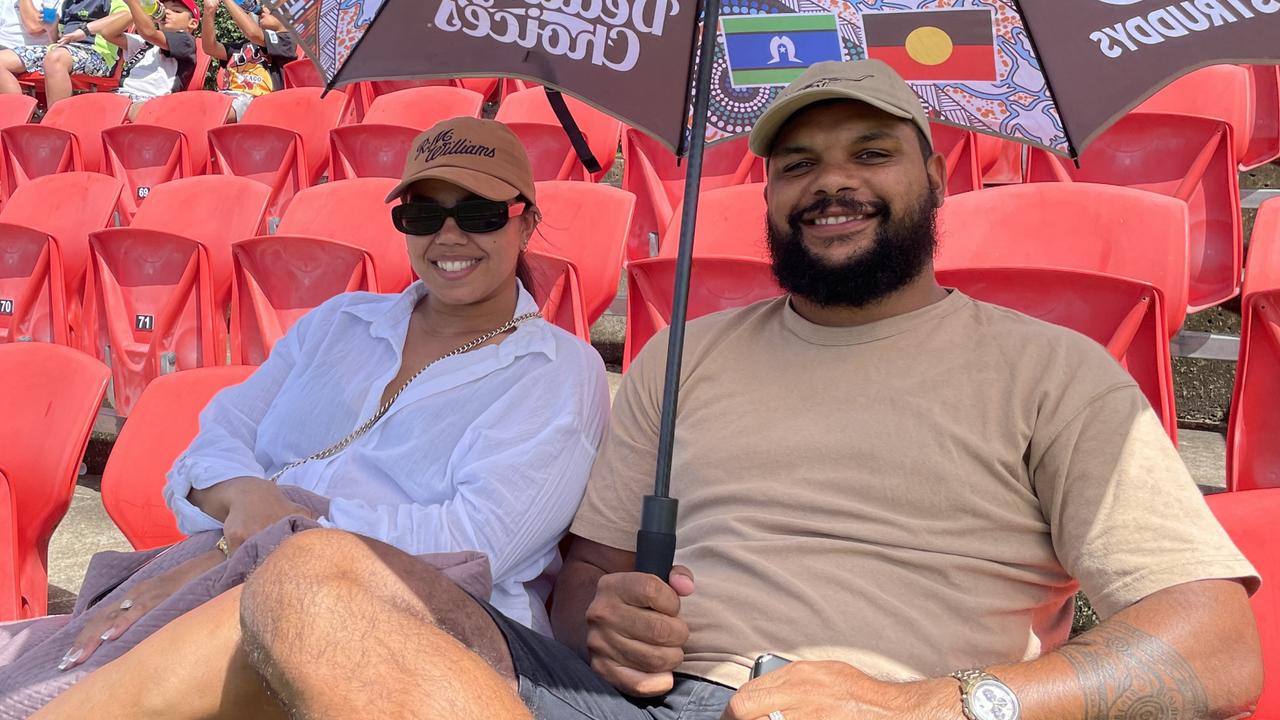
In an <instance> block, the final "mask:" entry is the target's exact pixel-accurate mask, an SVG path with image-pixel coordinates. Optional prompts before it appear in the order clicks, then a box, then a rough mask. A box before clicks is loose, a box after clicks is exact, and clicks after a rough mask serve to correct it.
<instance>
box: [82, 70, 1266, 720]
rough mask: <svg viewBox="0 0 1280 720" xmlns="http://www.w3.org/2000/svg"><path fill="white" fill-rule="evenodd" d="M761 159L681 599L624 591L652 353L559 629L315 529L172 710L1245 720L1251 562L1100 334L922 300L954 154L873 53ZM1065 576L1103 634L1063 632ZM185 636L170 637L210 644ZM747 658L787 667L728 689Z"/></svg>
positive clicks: (792, 89) (689, 457)
mask: <svg viewBox="0 0 1280 720" xmlns="http://www.w3.org/2000/svg"><path fill="white" fill-rule="evenodd" d="M751 146H752V150H753V151H755V152H756V153H758V154H761V155H763V156H765V157H766V158H767V160H768V178H769V180H768V188H767V191H766V198H767V202H768V234H769V244H770V248H771V252H772V255H773V263H774V268H775V272H776V274H777V276H778V279H779V281H780V282H781V284H782V285H783V287H784V288H786V289H787V290H788V291H789V293H790V295H789V297H788V298H781V299H778V300H774V301H767V302H763V303H758V304H756V305H753V306H751V307H749V308H745V309H742V310H739V311H735V312H729V313H722V314H718V315H715V316H712V317H709V318H705V319H702V320H699V321H696V322H694V323H692V324H691V325H690V326H689V332H688V344H687V347H686V349H685V360H684V371H683V377H682V383H683V394H682V398H681V409H680V424H679V426H678V427H679V434H678V436H677V444H676V446H677V455H676V458H675V472H674V476H673V490H674V493H675V495H677V496H678V497H680V498H681V507H680V519H679V526H678V534H679V548H678V551H677V560H678V561H679V562H680V563H681V565H680V566H678V567H677V568H676V569H675V570H674V572H673V574H672V577H671V580H670V583H669V584H668V583H663V582H661V581H660V580H658V579H657V578H655V577H653V576H649V575H643V574H638V573H634V572H630V570H631V569H632V567H633V560H634V556H633V554H632V548H633V538H634V535H635V531H636V529H637V526H638V524H639V511H640V498H641V496H642V495H644V494H645V493H646V492H647V490H648V486H649V483H650V482H651V480H652V476H653V468H654V463H655V459H654V454H655V445H656V442H655V437H656V433H657V430H658V415H659V404H660V397H661V386H662V372H663V369H662V366H663V357H664V355H665V347H664V338H663V337H661V336H660V337H658V338H655V340H654V341H653V342H652V343H651V346H650V347H647V348H646V349H645V350H644V352H643V353H642V354H641V356H640V357H639V358H638V359H637V360H636V362H635V364H634V365H632V367H631V370H630V372H629V373H628V375H627V377H626V378H625V379H624V382H623V386H622V387H621V389H620V390H619V394H618V397H617V400H616V402H615V406H614V415H613V420H612V422H611V426H610V430H609V433H608V435H607V438H606V440H605V443H604V446H603V448H602V450H601V454H600V456H599V457H598V459H597V462H596V466H595V468H594V469H593V471H592V478H591V481H590V484H589V487H588V491H587V496H586V499H585V500H584V502H583V505H582V507H581V508H580V509H579V512H578V515H577V518H576V520H575V522H574V526H573V533H574V534H575V535H576V536H577V537H576V538H575V539H574V541H573V544H572V546H571V548H570V550H569V553H568V557H567V559H566V563H565V567H564V569H563V571H562V573H561V575H560V578H559V580H558V583H557V586H556V590H555V595H554V607H553V624H554V626H555V630H556V636H557V638H558V640H559V642H557V641H553V640H551V639H548V638H545V637H543V636H540V635H538V634H536V633H533V632H529V631H526V630H523V629H521V628H519V627H518V626H517V625H516V624H515V623H513V622H511V621H509V620H507V619H505V618H503V617H502V616H501V615H500V614H498V613H496V612H494V611H492V610H491V609H489V608H488V607H487V606H485V605H483V604H481V603H479V602H478V601H476V600H474V599H472V598H471V597H469V596H467V595H465V594H464V593H462V592H461V591H459V590H457V589H456V588H454V587H453V586H452V585H451V584H450V583H448V582H447V581H446V580H443V579H442V578H441V577H440V576H438V575H437V574H434V573H432V572H430V571H427V570H425V569H423V568H422V567H420V565H418V564H415V563H414V562H413V561H412V560H411V559H409V558H407V557H406V556H404V555H402V554H400V553H397V552H395V551H393V550H390V549H388V548H386V547H385V546H380V545H378V544H376V543H374V542H373V541H368V540H363V539H360V538H357V537H354V536H350V535H344V534H341V533H335V532H331V531H318V532H314V533H307V534H303V535H301V536H299V537H298V538H296V539H295V540H293V541H291V542H290V543H288V544H286V545H284V546H283V547H282V548H281V549H279V550H278V551H277V553H276V554H275V555H273V556H272V557H271V558H270V559H268V561H267V562H266V563H265V564H264V565H263V567H262V568H261V569H260V570H259V572H258V573H257V574H256V575H255V576H254V577H253V578H252V579H251V580H250V582H249V583H248V585H247V586H246V588H245V590H244V593H243V596H242V597H240V598H238V599H237V598H235V597H227V596H224V597H223V598H220V599H219V600H217V601H215V602H214V603H211V604H210V606H206V608H205V609H204V610H202V611H197V612H206V613H207V614H208V615H210V616H216V617H221V618H223V620H222V621H221V622H223V623H233V624H234V622H235V613H236V612H237V610H238V612H239V619H240V623H241V625H242V627H243V631H244V637H243V640H242V641H241V640H239V639H238V638H234V639H233V640H232V641H230V642H228V641H225V640H219V641H218V642H217V643H216V645H217V647H216V648H214V649H213V650H211V651H208V652H206V655H205V658H204V659H203V660H202V661H201V662H198V663H193V665H195V666H196V667H197V668H198V669H197V670H196V671H188V672H187V673H186V675H197V674H199V675H201V677H197V678H195V679H192V680H190V681H185V680H184V682H183V683H180V684H182V685H183V687H184V688H186V695H182V694H181V693H175V694H174V697H178V698H183V697H185V698H191V697H193V694H192V693H191V692H190V689H189V688H190V683H191V682H199V680H200V679H201V678H202V677H203V676H206V675H209V673H208V672H207V668H209V667H217V668H227V669H228V670H227V672H226V673H225V674H222V673H216V674H214V677H215V681H209V680H205V682H204V687H205V689H206V692H205V693H202V694H200V696H207V697H212V698H216V699H218V701H219V702H223V703H228V702H232V701H236V702H241V701H245V702H247V700H248V699H250V698H255V697H256V698H257V699H258V701H261V700H262V697H263V696H262V692H261V689H260V688H259V687H257V686H256V684H255V682H256V681H246V680H245V678H256V677H258V675H260V676H261V677H262V678H265V680H266V682H267V684H268V685H269V686H270V688H271V689H272V690H273V691H274V694H275V696H276V697H278V698H279V700H280V702H281V703H282V704H283V706H284V707H286V708H288V709H289V710H290V711H291V712H292V713H293V715H294V716H295V717H303V718H311V717H317V718H319V717H324V718H329V717H333V718H337V717H342V718H363V717H452V718H459V717H461V718H527V717H534V718H539V719H552V720H559V719H561V718H579V719H580V718H593V719H599V720H646V719H653V718H662V719H674V718H690V719H698V720H700V719H703V718H706V719H714V718H721V717H723V718H726V719H730V720H755V719H759V718H769V719H770V720H778V719H779V718H785V719H786V720H805V719H806V718H824V719H835V720H840V719H843V718H865V717H891V718H961V717H968V718H973V719H977V720H997V719H999V720H1013V719H1014V718H1018V717H1021V716H1025V717H1027V718H1072V717H1082V718H1104V717H1105V718H1110V717H1121V716H1123V717H1130V716H1133V717H1152V718H1157V717H1159V718H1201V717H1228V716H1237V715H1239V714H1241V713H1244V712H1247V711H1248V710H1249V708H1250V707H1251V703H1252V702H1253V701H1254V699H1255V698H1256V696H1257V695H1258V693H1259V691H1260V687H1261V682H1262V681H1261V668H1260V658H1259V646H1258V638H1257V636H1256V630H1255V627H1254V623H1253V618H1252V615H1251V614H1250V610H1249V606H1248V601H1247V590H1252V589H1254V588H1256V587H1257V582H1258V581H1257V578H1256V576H1255V574H1254V572H1253V569H1252V568H1251V566H1250V565H1249V564H1248V562H1246V561H1245V560H1244V559H1243V558H1242V557H1241V556H1240V554H1239V553H1238V552H1237V551H1236V550H1235V548H1234V547H1233V546H1232V545H1231V543H1230V541H1229V540H1228V539H1227V538H1226V536H1225V534H1224V533H1223V532H1222V530H1221V528H1220V527H1218V526H1217V524H1216V523H1215V522H1214V521H1213V519H1212V517H1211V516H1210V515H1209V514H1208V512H1207V510H1206V508H1205V505H1204V503H1203V501H1202V500H1201V498H1200V497H1199V494H1198V492H1197V490H1196V487H1195V485H1194V484H1193V483H1192V481H1191V479H1190V478H1189V476H1188V475H1187V473H1186V470H1185V468H1183V466H1182V465H1181V463H1180V461H1179V459H1178V456H1177V454H1176V452H1175V451H1174V450H1173V448H1172V447H1171V445H1170V443H1169V441H1168V439H1167V437H1166V436H1165V435H1164V433H1163V430H1162V429H1161V428H1160V426H1159V423H1158V422H1157V421H1156V419H1155V416H1154V414H1153V413H1152V411H1151V409H1150V408H1149V407H1148V406H1147V405H1146V403H1145V401H1144V400H1143V399H1142V395H1141V394H1140V392H1139V391H1138V389H1137V387H1136V386H1135V384H1134V382H1133V381H1132V379H1130V378H1129V377H1128V375H1127V374H1126V373H1124V371H1123V370H1121V369H1120V368H1119V367H1118V366H1117V365H1116V364H1115V363H1114V362H1113V361H1112V360H1111V359H1110V357H1109V356H1108V355H1106V353H1105V352H1104V351H1103V350H1102V349H1101V348H1099V347H1098V346H1096V345H1094V344H1093V343H1091V342H1090V341H1088V340H1086V339H1084V338H1083V337H1081V336H1079V335H1076V334H1074V333H1071V332H1068V331H1065V330H1062V329H1059V328H1055V327H1052V326H1049V325H1046V324H1043V323H1040V322H1037V321H1034V320H1031V319H1029V318H1026V317H1024V316H1021V315H1018V314H1017V313H1013V312H1009V311H1006V310H1002V309H999V308H996V307H994V306H990V305H985V304H982V303H977V302H974V301H973V300H971V299H969V298H967V297H965V296H964V295H963V294H961V293H959V292H957V291H948V290H946V289H944V288H941V287H939V286H938V285H937V283H936V282H935V281H934V277H933V273H932V267H931V257H932V252H933V247H934V242H935V238H934V230H933V217H934V213H935V210H936V208H937V207H938V206H939V205H940V204H941V202H942V194H943V190H942V188H943V187H944V186H945V182H944V165H943V160H942V158H941V157H939V156H938V155H936V154H934V153H932V151H931V150H930V148H929V126H928V122H927V120H926V118H925V116H924V114H923V112H922V110H921V108H920V105H919V102H918V100H917V99H916V98H915V96H914V95H913V93H912V91H911V90H910V88H909V87H908V86H907V85H906V84H905V83H904V82H903V81H902V80H901V79H900V78H899V77H898V76H897V75H896V74H895V73H893V71H892V70H890V69H889V68H888V67H887V66H885V65H883V64H881V63H878V62H874V61H866V62H858V63H822V64H819V65H816V66H814V67H812V68H811V69H810V70H809V71H807V72H806V73H805V74H804V75H803V76H802V77H801V78H800V79H799V80H797V81H796V82H795V83H793V84H792V85H791V86H789V87H788V88H787V89H786V90H785V91H784V92H783V93H782V94H781V95H780V96H779V98H778V99H777V101H776V102H775V103H774V104H773V105H772V106H771V108H770V109H769V110H768V111H766V113H765V115H764V116H763V117H762V118H761V119H760V122H759V123H758V125H757V126H756V129H755V131H754V132H753V134H752V139H751ZM695 575H696V576H697V581H696V582H695V581H694V576H695ZM1077 582H1078V583H1079V585H1080V586H1081V587H1083V589H1084V590H1085V591H1086V592H1087V593H1088V595H1089V596H1090V597H1091V598H1092V599H1093V601H1094V603H1095V606H1096V607H1097V609H1098V610H1099V613H1100V615H1102V616H1103V618H1104V620H1103V622H1102V623H1101V624H1100V625H1099V627H1097V628H1096V629H1094V630H1093V631H1091V632H1089V633H1087V634H1085V635H1083V636H1081V637H1080V638H1077V639H1075V640H1072V641H1070V642H1068V641H1067V633H1068V630H1069V627H1070V622H1071V614H1072V601H1071V598H1072V595H1073V593H1074V592H1075V590H1076V587H1077ZM194 614H195V613H193V615H194ZM184 620H185V619H184ZM182 622H183V621H179V622H178V623H174V625H173V626H171V628H172V627H177V628H178V630H177V631H176V633H175V635H176V636H177V637H174V638H173V641H172V643H171V645H170V646H171V647H173V648H178V649H184V648H185V649H189V648H191V647H199V646H200V643H201V642H202V641H203V642H205V645H206V646H207V645H210V644H211V643H208V642H207V641H205V640H204V636H202V635H200V634H199V633H197V632H190V631H186V630H183V629H182V628H183V625H182ZM188 627H190V626H188ZM166 630H168V629H166ZM183 632H187V633H188V634H187V636H186V637H185V638H184V637H181V634H182V633H183ZM157 637H159V635H157ZM185 649H184V650H182V651H186V650H185ZM765 652H773V653H778V654H780V655H783V656H785V657H787V658H790V659H792V660H795V661H796V662H793V663H791V664H789V665H786V666H785V667H783V668H781V669H779V670H776V671H774V672H772V673H770V674H768V675H765V676H763V677H761V678H760V679H757V680H752V681H750V682H748V671H749V668H750V666H751V664H752V660H753V659H754V658H755V656H756V655H758V654H761V653H765ZM157 657H163V653H158V654H157ZM168 657H170V658H171V657H173V656H172V654H170V655H169V656H168ZM126 670H127V671H129V672H132V673H133V674H134V675H135V676H146V677H155V675H156V673H152V674H147V673H148V668H147V667H145V666H135V667H131V668H127V669H122V670H121V672H125V671H126ZM156 670H157V671H158V670H159V666H158V665H157V667H156ZM953 673H954V675H952V674H953ZM180 674H181V673H180ZM94 679H95V678H94V677H91V678H90V680H91V681H92V680H94ZM98 680H99V682H98V684H97V685H96V686H95V687H96V688H102V687H104V686H109V680H106V679H101V678H100V679H98ZM210 683H213V684H210ZM161 694H162V693H161ZM188 704H189V701H188ZM175 705H176V706H181V703H175V704H173V705H169V706H164V705H163V704H157V705H155V706H153V707H158V708H163V712H161V711H160V710H155V711H154V712H153V714H156V716H159V715H163V716H165V717H181V716H183V715H180V714H174V711H173V708H174V706H175ZM101 706H102V705H99V707H101ZM107 706H108V707H111V706H112V703H108V704H107ZM157 713H158V714H157ZM67 716H68V717H69V716H70V714H68V715H67Z"/></svg>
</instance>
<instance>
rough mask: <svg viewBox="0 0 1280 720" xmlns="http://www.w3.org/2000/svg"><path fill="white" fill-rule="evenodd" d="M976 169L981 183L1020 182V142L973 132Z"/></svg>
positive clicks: (1004, 183) (1002, 183) (1010, 183)
mask: <svg viewBox="0 0 1280 720" xmlns="http://www.w3.org/2000/svg"><path fill="white" fill-rule="evenodd" d="M973 139H974V142H976V143H977V145H978V170H979V171H980V172H981V173H982V184H983V185H1012V184H1015V183H1020V182H1022V147H1023V146H1022V144H1021V143H1016V142H1014V141H1012V140H1006V139H1004V138H998V137H995V136H994V135H987V134H986V133H980V132H975V133H974V134H973Z"/></svg>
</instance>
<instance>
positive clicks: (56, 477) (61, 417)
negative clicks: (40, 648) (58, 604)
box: [0, 343, 110, 620]
mask: <svg viewBox="0 0 1280 720" xmlns="http://www.w3.org/2000/svg"><path fill="white" fill-rule="evenodd" d="M109 375H110V373H109V371H108V370H107V367H106V366H105V365H103V364H102V363H100V362H98V361H97V360H94V359H93V358H91V357H89V356H88V355H85V354H84V353H82V352H80V351H78V350H72V349H71V348H68V347H64V346H61V345H51V344H48V343H12V344H8V345H0V376H2V377H4V379H5V380H4V383H5V384H4V392H3V393H0V437H3V438H4V442H3V443H0V471H2V472H3V473H4V476H5V478H6V479H7V481H8V482H7V487H8V489H9V491H10V497H9V501H10V503H11V508H12V512H13V517H14V519H15V521H16V528H15V529H16V532H14V533H12V534H13V535H15V536H16V544H15V545H13V546H9V545H8V544H7V543H6V551H7V550H8V548H9V547H14V548H16V550H17V557H16V560H17V565H18V572H17V577H16V578H15V577H14V576H12V575H8V576H4V577H0V595H3V596H5V597H8V596H9V595H10V594H11V592H12V589H13V588H14V587H15V585H16V588H17V592H18V593H19V594H20V596H21V607H20V608H19V610H18V613H17V618H28V617H38V616H41V615H44V614H45V612H46V606H47V602H48V588H49V585H48V583H49V580H48V559H49V537H50V536H51V535H53V530H54V528H56V527H57V526H58V522H59V521H61V520H62V516H63V514H64V513H66V511H67V507H68V506H69V505H70V504H71V493H72V491H73V490H74V489H75V485H76V476H77V475H78V474H79V470H80V459H81V458H82V457H84V450H85V446H86V445H88V443H89V430H90V429H91V428H92V427H93V419H94V416H95V415H96V414H97V412H98V408H99V407H100V406H101V405H102V396H103V394H104V393H105V392H106V389H107V379H108V377H109ZM2 505H3V503H0V506H2ZM3 522H4V521H3V520H0V524H3ZM4 564H5V563H3V562H0V567H2V566H3V565H4ZM15 580H16V583H15ZM3 604H5V603H4V601H3V600H0V606H3ZM17 618H14V617H0V620H13V619H17Z"/></svg>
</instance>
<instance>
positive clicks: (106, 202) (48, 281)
mask: <svg viewBox="0 0 1280 720" xmlns="http://www.w3.org/2000/svg"><path fill="white" fill-rule="evenodd" d="M119 198H120V182H119V181H118V180H115V179H113V178H110V177H107V176H106V175H100V174H98V173H86V172H68V173H61V174H58V175H47V176H44V177H40V178H36V179H35V180H32V181H31V182H29V183H26V184H24V185H23V186H21V187H19V188H18V191H17V192H15V193H14V194H13V197H12V198H10V199H9V202H8V203H6V204H5V206H4V210H3V211H2V212H0V338H4V340H3V341H12V340H14V339H17V338H22V337H30V338H31V339H33V340H37V341H47V342H59V343H72V342H76V343H78V341H79V340H80V334H81V328H80V310H81V308H80V305H81V303H80V298H81V293H82V291H83V287H84V274H85V265H86V263H87V262H88V257H89V233H90V232H91V231H93V230H98V229H100V228H104V227H106V226H107V225H109V224H110V223H111V218H112V213H113V212H114V210H115V207H116V203H117V201H118V200H119ZM49 238H53V240H54V242H53V243H52V244H50V243H49Z"/></svg>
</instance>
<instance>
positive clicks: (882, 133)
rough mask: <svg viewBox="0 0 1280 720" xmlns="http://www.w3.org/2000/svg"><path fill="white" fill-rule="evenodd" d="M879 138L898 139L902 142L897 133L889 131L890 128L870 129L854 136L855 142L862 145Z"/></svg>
mask: <svg viewBox="0 0 1280 720" xmlns="http://www.w3.org/2000/svg"><path fill="white" fill-rule="evenodd" d="M879 140H898V141H899V142H901V141H900V140H899V139H898V136H897V135H895V134H894V133H891V132H889V131H888V130H869V131H867V132H865V133H863V134H861V135H859V136H858V137H856V138H854V139H853V144H854V145H861V144H863V143H869V142H876V141H879Z"/></svg>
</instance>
